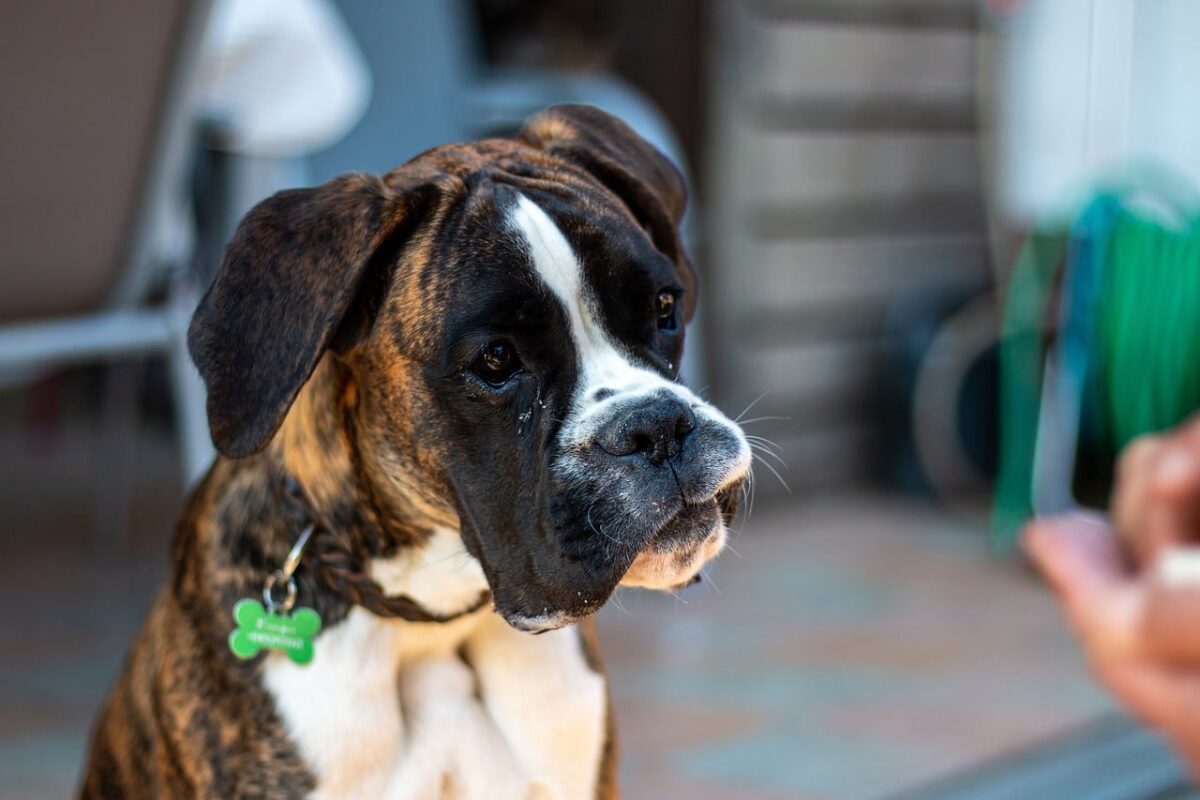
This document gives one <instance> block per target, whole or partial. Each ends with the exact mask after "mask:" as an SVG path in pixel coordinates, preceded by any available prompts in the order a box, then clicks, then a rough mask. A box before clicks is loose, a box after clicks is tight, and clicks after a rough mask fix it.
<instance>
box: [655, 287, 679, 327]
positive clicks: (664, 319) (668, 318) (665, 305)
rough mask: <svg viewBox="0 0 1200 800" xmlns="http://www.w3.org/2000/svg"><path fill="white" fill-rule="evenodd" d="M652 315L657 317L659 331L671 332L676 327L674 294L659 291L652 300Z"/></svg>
mask: <svg viewBox="0 0 1200 800" xmlns="http://www.w3.org/2000/svg"><path fill="white" fill-rule="evenodd" d="M654 313H655V314H656V315H657V316H658V329H659V330H660V331H673V330H675V329H676V327H678V325H677V322H676V319H675V293H674V292H669V291H665V290H664V291H661V292H659V293H658V297H655V298H654Z"/></svg>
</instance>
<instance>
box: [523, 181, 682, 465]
mask: <svg viewBox="0 0 1200 800" xmlns="http://www.w3.org/2000/svg"><path fill="white" fill-rule="evenodd" d="M512 224H513V226H514V227H515V228H516V229H517V230H518V231H520V232H521V234H522V235H523V236H524V237H525V240H526V242H527V243H528V245H529V254H530V257H531V258H532V259H533V265H534V268H535V269H536V270H537V273H538V276H539V277H541V279H542V281H543V282H544V283H545V284H546V286H547V287H549V289H550V291H551V292H553V293H554V296H555V297H557V298H558V300H559V302H560V303H562V305H563V309H564V310H565V311H566V312H567V319H568V320H570V324H571V339H572V342H573V343H574V345H575V351H576V353H578V355H579V365H578V366H579V371H580V377H579V382H578V384H577V386H576V392H575V397H574V398H573V403H572V409H571V413H570V415H569V416H568V419H567V420H566V422H567V426H568V427H567V430H566V432H565V435H566V436H567V441H568V442H569V443H570V444H576V443H580V442H579V440H580V439H587V438H588V434H590V433H592V432H593V431H590V430H585V428H590V427H591V426H587V425H585V421H586V420H592V419H595V418H596V417H598V416H600V412H601V411H602V409H603V407H604V406H605V405H606V404H607V403H609V402H613V401H615V400H616V399H618V397H621V398H627V397H629V396H630V395H633V394H648V393H650V392H652V391H654V390H655V389H661V388H667V389H669V390H671V391H673V392H675V393H676V394H677V395H679V396H680V397H681V398H682V399H683V401H684V402H687V403H689V404H695V403H696V402H697V401H698V398H696V397H695V396H694V395H692V393H691V392H689V391H688V390H687V389H686V388H684V387H682V386H679V385H678V384H675V383H672V382H670V381H668V380H666V379H665V378H663V377H662V376H661V375H659V374H658V373H657V372H654V371H653V370H649V369H646V368H644V367H639V366H636V365H634V364H632V363H631V362H630V361H629V359H628V358H627V357H626V356H624V355H623V354H622V353H621V352H620V350H619V349H618V348H617V346H616V345H615V344H614V342H613V341H612V339H611V338H610V337H609V336H608V332H607V331H605V330H604V326H603V325H602V324H601V322H600V319H599V310H598V308H597V307H596V302H595V300H594V298H592V297H591V296H590V292H589V291H588V290H587V288H586V286H585V284H584V280H583V267H582V265H581V264H580V263H579V259H578V258H576V257H575V252H574V251H573V250H572V249H571V245H570V244H568V243H567V239H566V237H565V236H563V234H562V231H561V230H559V229H558V226H557V225H555V224H554V221H553V220H551V219H550V217H549V216H548V215H547V214H546V212H545V211H543V210H542V209H541V208H539V207H538V206H537V205H536V204H535V203H534V202H533V201H531V200H530V199H529V198H527V197H525V196H524V195H520V196H519V197H518V201H517V205H516V207H515V208H514V209H513V214H512ZM647 303H649V300H647ZM599 389H607V390H609V391H611V392H612V395H611V396H609V397H607V398H605V399H604V400H600V401H597V400H596V399H595V394H596V391H597V390H599Z"/></svg>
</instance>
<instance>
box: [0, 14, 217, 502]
mask: <svg viewBox="0 0 1200 800" xmlns="http://www.w3.org/2000/svg"><path fill="white" fill-rule="evenodd" d="M208 10H209V1H208V0H126V1H125V2H123V3H121V4H119V6H114V5H112V4H108V3H93V2H87V0H45V1H44V2H35V3H16V4H9V7H8V8H7V9H6V11H5V14H4V23H3V25H2V26H0V97H2V98H3V102H4V108H5V114H4V117H5V120H4V127H3V130H2V131H0V142H2V144H3V148H2V150H3V155H2V156H0V159H2V160H3V166H2V169H0V172H2V173H3V176H4V178H3V180H2V181H0V242H2V243H3V246H2V247H0V385H2V384H5V383H8V384H12V383H18V382H23V381H27V380H30V379H33V378H36V377H38V376H39V375H41V374H43V373H45V372H46V371H47V370H49V369H51V368H53V367H59V366H65V365H73V364H80V363H87V362H112V363H116V362H119V361H121V360H124V359H128V358H129V357H132V356H137V355H144V354H151V353H157V354H161V355H162V356H164V357H165V358H166V360H167V363H168V364H169V370H170V376H171V384H172V385H171V389H172V394H173V399H174V405H175V412H176V414H175V420H176V421H175V424H176V428H177V434H178V439H179V443H180V447H181V451H182V455H183V462H184V466H183V477H184V480H185V481H186V482H187V483H191V482H192V481H193V480H194V479H195V478H196V477H197V476H199V475H200V473H201V472H202V471H203V470H204V469H205V468H206V467H207V464H208V462H209V460H210V459H211V452H212V451H211V444H210V442H209V437H208V426H207V423H206V420H205V413H204V391H203V386H202V385H201V383H200V381H199V376H198V375H196V374H195V371H194V368H193V367H192V366H191V363H190V361H189V360H188V356H187V350H186V343H185V337H186V332H187V324H188V319H189V317H190V315H191V311H192V308H193V306H194V302H195V297H196V292H195V287H194V286H192V285H190V284H189V280H188V267H189V265H190V260H191V254H192V241H193V239H194V235H193V232H192V230H191V217H190V213H191V212H190V208H189V205H188V198H187V186H188V181H187V176H188V173H189V171H190V169H191V166H192V156H193V150H192V128H193V126H194V116H193V113H192V108H191V101H190V95H191V89H190V88H189V87H190V86H191V84H192V81H191V79H190V75H191V72H192V70H193V66H194V63H195V56H196V52H197V45H198V43H199V40H200V34H201V32H202V30H203V28H204V22H205V20H206V18H207V15H208ZM109 372H110V378H109V380H108V381H107V383H108V390H107V394H109V395H110V396H111V395H114V394H116V395H121V394H122V391H120V390H118V391H114V388H119V387H116V386H115V385H114V379H113V377H111V376H113V375H114V374H117V373H119V372H120V370H115V371H114V370H110V371H109ZM119 383H120V379H117V380H116V384H119ZM126 383H127V384H128V383H129V381H128V380H127V381H126ZM123 394H124V399H123V401H122V403H121V404H123V405H124V406H126V408H125V409H124V411H122V410H120V409H118V410H117V412H116V415H117V416H118V417H120V416H121V415H122V414H123V415H124V416H125V417H130V416H131V415H132V413H133V408H132V407H133V390H132V388H125V389H124V390H123ZM105 405H106V407H108V408H106V409H105V411H104V417H105V418H106V421H105V423H104V424H105V425H106V426H107V425H108V422H109V421H111V420H110V419H109V418H110V417H111V414H110V411H111V406H112V398H111V397H109V398H106V401H105ZM127 427H128V426H127ZM125 433H126V437H125V438H127V434H128V431H126V432H125ZM105 438H106V439H108V440H109V444H115V445H116V446H117V447H122V446H125V443H124V442H121V441H116V442H113V441H112V439H113V437H112V436H111V435H109V434H106V437H105ZM106 446H107V445H106ZM108 455H111V453H104V454H102V460H103V459H104V458H105V457H107V456H108ZM110 468H111V469H113V470H118V471H119V470H120V469H121V465H120V464H115V465H112V466H111V467H109V466H102V470H104V469H110ZM103 477H104V476H103V475H102V478H103ZM101 494H102V495H103V494H104V493H103V492H101ZM121 501H122V498H117V499H116V500H108V501H107V502H109V503H112V502H121Z"/></svg>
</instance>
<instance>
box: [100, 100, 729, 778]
mask: <svg viewBox="0 0 1200 800" xmlns="http://www.w3.org/2000/svg"><path fill="white" fill-rule="evenodd" d="M684 204H685V193H684V185H683V181H682V178H681V177H680V174H679V173H678V171H677V170H676V169H675V168H674V167H673V166H672V165H671V164H670V162H668V161H667V159H666V158H664V157H663V156H662V155H661V154H660V153H658V152H657V151H656V150H654V149H653V148H652V147H651V146H649V145H648V144H647V143H646V142H644V141H643V140H642V139H640V138H639V137H638V136H637V135H636V134H634V133H633V132H632V131H631V130H630V129H629V128H628V127H626V126H625V125H624V124H623V123H621V122H620V121H618V120H616V119H614V118H613V117H610V116H609V115H607V114H605V113H603V112H601V111H599V110H596V109H594V108H590V107H585V106H560V107H556V108H552V109H550V110H548V111H545V112H543V113H540V114H538V115H537V116H535V117H533V118H531V119H530V120H529V121H528V122H527V123H526V124H525V126H524V127H523V128H522V129H521V131H520V132H519V133H518V134H517V135H516V136H515V137H514V138H512V139H490V140H485V141H479V142H474V143H469V144H456V145H449V146H445V147H438V148H435V149H433V150H430V151H428V152H426V153H424V154H422V155H420V156H417V157H416V158H414V159H413V160H412V161H410V162H408V163H407V164H405V165H404V166H402V167H399V168H398V169H396V170H394V171H392V172H390V173H388V174H387V175H384V176H382V177H377V176H372V175H357V174H356V175H346V176H342V177H340V178H336V179H334V180H332V181H330V182H329V183H327V184H325V185H323V186H320V187H317V188H312V189H299V190H294V191H285V192H280V193H279V194H276V195H274V196H273V197H271V198H269V199H267V200H265V201H263V202H262V203H260V204H259V205H258V206H257V207H256V208H254V209H253V210H252V211H251V212H250V213H249V214H248V215H247V216H246V218H245V219H244V220H243V221H242V223H241V225H240V226H239V228H238V230H237V233H236V234H235V236H234V238H233V241H232V242H231V243H230V245H229V247H228V249H227V251H226V253H225V257H224V261H223V263H222V265H221V267H220V270H219V272H218V274H217V276H216V279H215V281H214V282H213V285H212V287H211V288H210V289H209V290H208V292H207V294H206V295H205V296H204V298H203V299H202V301H201V302H200V304H199V307H198V308H197V310H196V313H195V317H194V318H193V321H192V325H191V329H190V331H189V345H190V349H191V353H192V356H193V358H194V360H195V362H196V365H197V367H198V368H199V370H200V374H201V376H202V377H203V378H204V380H205V383H206V385H207V387H208V414H209V422H210V427H211V430H212V436H213V441H214V443H215V444H216V446H217V449H218V450H219V451H220V453H221V457H219V458H218V459H217V461H216V462H215V463H214V465H213V467H212V468H211V470H210V471H209V473H208V475H207V476H206V477H205V478H204V480H203V481H202V482H201V483H200V485H199V486H198V487H197V488H196V489H195V491H194V492H193V493H192V495H191V498H190V500H189V503H188V506H187V509H186V511H185V513H184V515H183V518H182V521H181V523H180V525H179V527H178V530H177V533H176V536H175V541H174V545H173V549H172V558H173V572H172V577H171V579H170V581H169V583H168V585H167V586H166V587H165V588H164V589H163V590H162V593H161V594H160V595H159V597H158V598H157V600H156V601H155V604H154V606H153V608H152V610H151V612H150V614H149V617H148V619H147V620H146V623H145V625H144V627H143V629H142V631H141V633H140V635H139V637H138V639H137V642H136V644H135V645H134V647H133V650H132V652H131V655H130V656H129V659H128V661H127V663H126V665H125V667H124V670H123V672H122V674H121V676H120V678H119V679H118V682H117V684H116V686H115V688H114V689H113V691H112V694H111V696H110V697H109V699H108V701H107V703H106V705H105V707H104V710H103V712H102V715H101V717H100V719H99V722H98V724H97V727H96V730H95V734H94V739H93V742H92V746H91V752H90V756H89V761H88V764H87V767H86V772H85V775H84V784H83V796H84V797H88V798H118V797H211V798H234V797H264V798H265V797H313V798H335V797H344V798H417V799H418V800H420V799H422V798H487V799H488V800H506V799H507V798H564V800H576V799H577V798H594V797H604V798H611V797H615V796H616V791H617V790H616V770H615V764H616V761H615V758H616V744H615V739H614V730H613V723H612V718H611V714H610V711H609V705H608V695H607V689H606V684H605V679H604V676H603V672H602V670H601V666H600V661H599V656H598V653H597V649H596V641H595V637H594V633H593V629H592V625H591V620H590V615H591V614H593V613H594V612H595V611H596V610H597V609H598V608H600V606H601V605H602V604H603V603H604V602H605V600H606V599H607V598H608V597H609V595H610V594H611V593H612V592H613V591H614V589H616V587H617V586H619V585H623V586H640V587H650V588H660V589H667V588H674V587H679V586H681V585H685V584H688V583H689V582H690V581H692V580H693V579H694V578H695V577H696V576H697V574H698V571H699V570H700V569H701V567H702V566H703V565H704V564H705V563H706V562H707V561H708V560H709V559H711V558H713V557H714V556H715V555H716V554H717V553H718V551H720V550H721V548H722V546H723V544H724V542H725V536H726V525H727V524H728V522H729V521H730V519H731V517H732V514H733V513H734V510H735V506H736V500H737V497H738V493H739V489H740V487H741V485H742V483H743V481H744V480H745V478H746V475H747V472H748V469H749V464H750V451H749V448H748V447H747V444H746V440H745V438H744V436H743V434H742V433H741V431H740V430H739V428H738V427H737V426H736V425H735V424H734V423H733V422H731V421H730V420H729V419H727V418H726V417H725V416H724V415H722V414H721V413H720V412H719V411H718V410H716V409H715V408H713V407H712V406H711V405H709V404H708V403H706V402H705V401H704V400H702V399H700V398H699V397H697V396H696V395H695V394H693V393H692V392H691V391H689V390H688V389H687V388H685V387H684V386H683V385H681V383H680V382H679V377H678V366H679V360H680V353H681V349H682V347H683V334H684V325H685V323H686V322H687V321H688V319H689V318H690V316H691V314H692V310H693V308H694V305H695V299H696V290H695V279H694V276H693V273H692V270H691V267H690V266H689V264H688V261H687V257H686V255H685V253H684V251H683V248H682V246H681V243H680V237H679V230H678V224H679V220H680V217H681V216H682V214H683V209H684ZM281 487H283V488H281ZM306 528H308V529H315V530H316V531H317V532H318V533H317V534H316V535H317V536H318V539H314V542H315V541H322V542H324V544H323V545H321V546H320V547H319V548H317V549H315V550H313V549H308V550H306V549H304V545H303V542H302V541H301V535H302V531H304V530H305V529H306ZM313 547H316V546H315V545H313ZM290 555H296V556H297V560H295V561H294V562H292V559H290V558H289V556H290ZM285 562H292V566H293V567H294V573H289V574H290V575H292V578H291V588H292V589H294V600H295V602H296V605H297V607H301V606H303V607H306V608H310V609H312V610H313V611H315V612H316V614H318V615H319V617H320V631H319V633H317V634H316V635H315V638H314V639H313V640H312V642H311V653H310V656H311V660H310V661H308V663H303V664H301V663H296V661H295V660H294V659H293V658H290V657H289V656H288V655H287V654H285V653H284V652H279V651H274V650H266V651H264V652H262V653H260V654H258V655H254V656H252V657H251V656H248V655H247V654H246V653H242V654H241V655H240V656H239V655H236V654H235V653H234V652H233V651H232V649H231V644H230V641H231V633H234V632H235V627H236V625H237V623H235V619H234V615H233V614H234V611H233V609H234V607H235V605H237V604H238V602H239V601H240V600H245V599H246V598H257V597H263V596H264V594H267V595H270V594H271V592H272V591H274V590H275V589H278V588H279V587H278V586H274V587H272V586H269V585H268V584H269V583H270V579H271V576H272V575H273V574H274V575H277V576H278V575H279V574H280V573H278V572H277V571H278V570H280V569H281V566H282V565H283V564H284V563H285ZM296 564H298V566H296ZM289 569H290V567H289ZM285 577H286V576H285ZM264 587H265V588H264ZM272 596H273V595H272ZM486 598H490V602H487V603H486V604H484V602H483V601H484V599H486ZM268 599H269V598H268ZM534 634H543V635H534Z"/></svg>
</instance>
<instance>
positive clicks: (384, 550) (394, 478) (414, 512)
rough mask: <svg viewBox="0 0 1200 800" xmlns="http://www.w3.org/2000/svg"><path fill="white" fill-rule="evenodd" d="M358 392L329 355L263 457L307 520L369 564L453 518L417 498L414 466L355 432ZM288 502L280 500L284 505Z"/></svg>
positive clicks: (450, 526)
mask: <svg viewBox="0 0 1200 800" xmlns="http://www.w3.org/2000/svg"><path fill="white" fill-rule="evenodd" d="M358 389H359V387H358V385H357V383H356V382H355V379H354V377H353V374H352V373H351V371H350V370H349V368H347V367H346V366H345V365H344V364H342V363H341V362H339V361H338V360H337V359H336V358H335V357H334V356H333V355H330V354H327V355H326V356H325V357H324V358H323V359H322V360H321V362H320V363H319V364H318V365H317V368H316V370H314V372H313V375H312V377H311V378H310V379H309V381H308V383H307V384H306V385H305V386H304V388H303V389H301V391H300V393H299V395H298V396H297V398H296V400H295V402H294V403H293V404H292V407H291V410H290V411H289V412H288V415H287V417H286V418H285V420H284V422H283V425H282V426H281V427H280V430H279V432H278V434H277V435H276V436H275V438H274V440H273V441H272V443H271V445H270V448H269V450H268V457H269V458H270V459H271V460H272V462H273V464H274V465H277V467H276V469H277V470H279V471H281V472H282V475H281V478H282V477H283V476H289V477H291V478H292V479H294V481H295V482H296V483H297V484H298V485H299V487H300V490H301V492H302V496H303V499H302V502H303V505H304V507H305V508H304V510H305V511H306V512H307V513H308V514H309V515H311V517H312V519H311V520H310V521H312V522H314V523H317V524H319V525H325V526H327V527H329V528H330V529H331V531H332V532H334V533H337V534H339V535H342V534H344V535H346V536H348V537H351V538H352V540H353V544H354V547H355V549H357V550H360V552H363V553H365V554H367V555H369V556H371V557H386V556H390V555H392V554H393V553H395V552H396V551H397V550H399V549H401V548H405V547H410V546H413V545H418V544H421V543H423V542H424V541H425V540H426V539H427V538H428V537H429V535H430V534H431V533H432V532H434V531H436V530H445V529H454V530H456V529H457V527H458V520H457V517H456V516H455V515H454V514H453V512H452V511H450V510H448V509H447V508H445V507H444V506H442V507H439V506H438V505H433V504H430V503H429V502H428V499H427V498H423V497H421V496H420V495H419V494H418V493H417V492H416V491H414V486H415V484H416V483H417V481H415V480H414V475H415V474H416V472H417V469H418V468H417V465H416V464H415V463H413V461H412V460H410V459H408V458H405V456H404V455H403V454H402V453H398V452H397V451H396V450H394V449H389V450H387V451H386V452H381V450H382V448H383V446H386V445H387V444H388V443H386V442H378V441H375V440H374V439H373V438H372V437H371V435H370V432H368V431H363V430H362V429H361V428H360V422H359V419H360V415H359V406H360V403H361V398H360V396H359V390H358ZM285 502H286V500H285Z"/></svg>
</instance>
